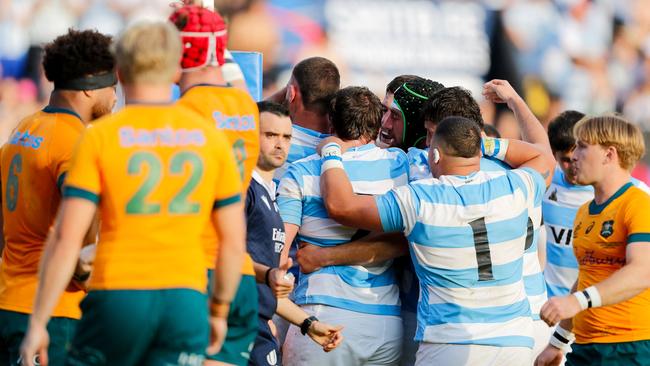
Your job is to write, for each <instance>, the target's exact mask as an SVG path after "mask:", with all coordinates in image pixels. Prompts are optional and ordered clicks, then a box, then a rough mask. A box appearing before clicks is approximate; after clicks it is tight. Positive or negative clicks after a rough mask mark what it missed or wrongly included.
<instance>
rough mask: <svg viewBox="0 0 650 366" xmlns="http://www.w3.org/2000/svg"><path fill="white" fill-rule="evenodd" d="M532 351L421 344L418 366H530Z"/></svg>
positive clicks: (528, 349) (471, 345) (417, 359)
mask: <svg viewBox="0 0 650 366" xmlns="http://www.w3.org/2000/svg"><path fill="white" fill-rule="evenodd" d="M532 364H533V358H532V350H531V349H530V348H526V347H493V346H481V345H476V344H441V343H420V347H419V348H418V353H417V356H416V361H415V365H416V366H429V365H445V366H446V365H449V366H457V365H458V366H460V365H463V366H506V365H507V366H530V365H532Z"/></svg>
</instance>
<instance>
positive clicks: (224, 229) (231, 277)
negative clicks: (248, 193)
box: [212, 202, 246, 314]
mask: <svg viewBox="0 0 650 366" xmlns="http://www.w3.org/2000/svg"><path fill="white" fill-rule="evenodd" d="M212 224H213V225H214V227H215V229H216V230H217V235H218V237H219V240H220V243H219V252H218V254H217V265H216V267H215V285H214V294H213V301H214V302H216V303H218V304H224V305H229V304H230V302H231V301H232V299H233V298H234V297H235V293H236V292H237V287H238V286H239V280H240V279H241V267H242V264H243V262H244V255H245V252H246V222H245V219H244V210H243V204H242V203H241V202H236V203H231V204H229V205H226V206H222V207H219V208H217V209H215V210H214V211H213V213H212ZM224 308H227V306H224ZM226 314H227V311H226Z"/></svg>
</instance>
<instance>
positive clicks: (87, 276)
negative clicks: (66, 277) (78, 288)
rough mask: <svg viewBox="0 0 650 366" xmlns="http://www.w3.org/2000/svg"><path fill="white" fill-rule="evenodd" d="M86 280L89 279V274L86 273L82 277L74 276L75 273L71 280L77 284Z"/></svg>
mask: <svg viewBox="0 0 650 366" xmlns="http://www.w3.org/2000/svg"><path fill="white" fill-rule="evenodd" d="M88 278H90V272H86V273H84V274H82V275H79V274H76V273H75V274H74V275H72V279H74V280H75V281H77V282H86V280H88Z"/></svg>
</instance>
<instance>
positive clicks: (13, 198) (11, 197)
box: [5, 154, 23, 212]
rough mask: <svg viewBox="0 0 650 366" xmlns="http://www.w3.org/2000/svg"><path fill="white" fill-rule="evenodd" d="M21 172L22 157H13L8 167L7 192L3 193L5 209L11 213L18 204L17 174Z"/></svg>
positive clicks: (18, 155)
mask: <svg viewBox="0 0 650 366" xmlns="http://www.w3.org/2000/svg"><path fill="white" fill-rule="evenodd" d="M22 170H23V157H22V155H20V154H16V155H14V157H13V158H12V159H11V164H10V165H9V176H8V177H7V190H6V192H5V201H7V209H8V210H9V212H13V211H14V210H15V209H16V202H18V175H17V174H18V173H20V172H22Z"/></svg>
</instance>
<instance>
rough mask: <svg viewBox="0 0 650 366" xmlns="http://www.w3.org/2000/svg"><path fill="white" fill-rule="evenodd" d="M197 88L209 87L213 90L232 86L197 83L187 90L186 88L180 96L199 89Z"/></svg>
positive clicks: (227, 84) (228, 84)
mask: <svg viewBox="0 0 650 366" xmlns="http://www.w3.org/2000/svg"><path fill="white" fill-rule="evenodd" d="M199 86H209V87H213V88H231V87H232V85H231V84H230V83H226V84H225V85H223V84H210V83H198V84H194V85H192V86H190V87H189V88H187V90H185V91H184V92H183V93H182V94H181V96H183V95H185V94H186V93H187V92H188V91H190V90H191V89H193V88H196V87H199Z"/></svg>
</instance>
